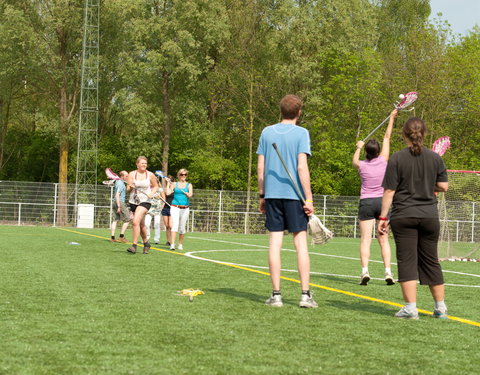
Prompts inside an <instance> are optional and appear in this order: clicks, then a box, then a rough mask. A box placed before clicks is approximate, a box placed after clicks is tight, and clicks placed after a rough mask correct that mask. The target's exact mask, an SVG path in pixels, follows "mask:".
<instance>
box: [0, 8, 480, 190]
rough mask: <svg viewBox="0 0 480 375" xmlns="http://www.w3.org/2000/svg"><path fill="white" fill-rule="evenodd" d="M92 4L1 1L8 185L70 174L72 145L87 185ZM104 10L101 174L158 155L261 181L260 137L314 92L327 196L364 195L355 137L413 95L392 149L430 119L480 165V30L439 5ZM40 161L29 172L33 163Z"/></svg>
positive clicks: (211, 175) (456, 150)
mask: <svg viewBox="0 0 480 375" xmlns="http://www.w3.org/2000/svg"><path fill="white" fill-rule="evenodd" d="M82 8H83V1H81V0H75V1H67V0H46V1H39V0H32V1H27V0H20V1H12V0H0V21H1V22H0V47H1V48H0V89H1V90H0V176H1V177H2V178H3V179H26V178H28V177H27V176H32V177H31V178H34V179H36V180H43V181H57V180H58V175H57V173H55V171H54V167H53V166H57V167H58V162H57V160H58V151H57V152H55V151H54V150H55V147H56V148H57V149H58V148H59V147H65V144H66V145H67V146H68V151H69V152H70V157H69V160H68V173H69V180H70V181H73V178H74V176H75V165H76V156H75V155H76V145H77V142H76V137H77V126H76V124H77V122H78V112H77V111H78V90H79V88H78V82H79V78H80V56H81V40H82V20H83V10H82ZM100 9H101V17H100V18H101V29H100V39H101V40H100V54H101V56H100V72H99V74H100V85H99V103H100V108H99V150H98V155H99V159H98V162H99V163H98V168H99V173H98V176H99V181H101V180H103V179H104V176H103V173H102V170H103V169H104V168H105V167H111V168H113V169H114V170H117V171H118V170H121V169H127V170H130V169H133V168H134V162H135V159H136V157H137V156H139V155H145V156H147V157H148V158H149V167H150V168H151V169H157V168H158V169H163V168H164V167H165V168H168V171H169V173H172V172H173V173H175V171H176V170H178V169H180V168H187V169H189V170H190V172H191V173H190V178H191V180H192V182H193V183H194V184H195V187H196V188H210V189H233V190H249V189H253V190H255V189H256V185H257V182H256V176H255V170H256V154H255V151H256V148H257V142H258V138H259V135H260V133H261V131H262V129H263V128H264V127H265V126H267V125H270V124H272V123H275V122H276V121H278V118H279V113H278V102H279V100H280V98H281V97H282V96H283V95H285V94H287V93H296V94H299V95H301V96H302V97H303V99H304V102H305V107H304V111H303V116H302V118H301V125H302V126H305V127H307V128H308V129H309V131H310V134H311V140H312V150H313V157H312V158H311V162H310V166H311V174H312V184H313V187H314V192H315V193H316V194H342V195H346V194H352V195H356V194H358V189H359V179H358V176H357V174H356V171H355V170H354V169H353V168H352V167H351V156H352V155H351V154H352V153H353V151H354V145H355V142H356V140H358V139H361V138H363V137H364V136H365V135H366V134H367V133H368V132H369V131H370V130H371V129H373V128H374V127H375V126H376V125H377V124H378V123H380V122H381V121H382V120H383V119H384V118H385V117H386V116H387V115H388V113H389V112H390V110H391V108H392V104H393V102H394V101H396V100H397V97H398V94H399V93H405V92H408V91H418V92H419V100H418V101H417V103H416V104H415V107H416V109H415V111H414V112H412V113H409V114H402V115H401V116H400V117H399V119H398V120H397V125H396V128H395V129H394V133H393V136H392V151H396V150H399V149H400V148H402V147H403V143H402V140H401V137H400V134H399V128H400V126H401V123H402V122H403V121H404V119H405V118H406V117H407V116H409V115H410V114H412V115H417V116H419V117H422V118H424V119H425V121H426V123H427V126H428V129H429V132H428V136H427V139H426V144H427V145H430V144H431V143H432V142H433V141H434V140H435V139H436V138H438V137H440V136H444V135H449V136H450V137H451V139H452V148H451V149H450V150H449V151H448V152H447V154H446V155H445V160H446V163H447V165H448V167H449V168H455V169H478V165H479V162H480V160H479V159H480V157H479V155H480V152H479V151H480V150H479V147H480V146H478V145H479V144H480V132H479V131H478V128H479V120H478V119H479V118H480V113H479V108H480V89H479V87H480V76H479V72H480V54H479V51H480V42H479V40H480V37H479V35H480V30H479V29H478V28H477V29H474V30H473V31H472V32H471V34H470V35H468V36H467V37H464V38H458V37H455V36H452V33H451V30H450V29H449V27H448V24H446V22H442V21H441V20H440V21H434V23H430V21H429V15H430V5H429V1H428V0H374V1H373V0H342V1H336V0H325V1H295V0H281V1H274V2H272V1H269V0H132V1H127V2H125V1H122V0H105V1H102V2H101V8H100ZM61 90H63V93H64V94H65V98H66V105H65V103H63V104H62V102H61V101H60V98H61V95H60V92H61ZM62 108H63V109H62ZM59 109H60V110H59ZM382 135H383V130H382V129H380V130H379V131H378V133H377V134H376V135H375V136H376V137H377V139H381V137H382ZM42 140H44V142H45V145H46V146H45V147H44V148H41V147H39V146H38V145H37V142H42ZM35 145H37V146H35ZM34 152H35V154H33V153H34ZM26 158H32V162H31V163H29V167H30V169H31V171H30V173H23V172H19V171H18V169H19V168H26V167H24V165H25V159H26Z"/></svg>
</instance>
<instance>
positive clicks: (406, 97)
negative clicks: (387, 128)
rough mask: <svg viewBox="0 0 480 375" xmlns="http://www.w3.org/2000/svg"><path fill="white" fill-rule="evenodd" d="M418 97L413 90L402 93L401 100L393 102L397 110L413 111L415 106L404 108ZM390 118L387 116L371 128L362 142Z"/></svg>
mask: <svg viewBox="0 0 480 375" xmlns="http://www.w3.org/2000/svg"><path fill="white" fill-rule="evenodd" d="M417 98H418V94H417V93H416V92H415V91H411V92H407V93H406V94H405V95H404V98H403V99H402V101H401V102H397V103H395V108H396V109H398V110H399V111H413V110H414V109H415V107H412V108H411V109H408V110H407V109H405V108H407V107H409V106H410V105H411V104H412V103H414V102H415V101H416V100H417ZM389 118H390V115H388V116H387V118H386V119H385V120H383V121H382V122H381V123H380V125H378V126H377V127H376V128H375V129H373V130H372V131H371V132H370V133H369V134H368V135H367V136H366V137H365V138H364V139H363V142H365V141H366V140H367V139H368V138H370V137H371V136H372V135H373V133H375V132H376V131H377V130H378V129H380V127H381V126H382V125H383V124H385V123H386V122H387V120H388V119H389Z"/></svg>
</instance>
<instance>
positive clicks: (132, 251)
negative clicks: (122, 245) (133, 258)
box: [127, 246, 137, 254]
mask: <svg viewBox="0 0 480 375" xmlns="http://www.w3.org/2000/svg"><path fill="white" fill-rule="evenodd" d="M127 251H128V252H129V253H130V254H135V253H136V252H137V249H135V248H134V247H133V246H131V247H129V248H128V249H127Z"/></svg>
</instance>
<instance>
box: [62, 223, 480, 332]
mask: <svg viewBox="0 0 480 375" xmlns="http://www.w3.org/2000/svg"><path fill="white" fill-rule="evenodd" d="M58 229H59V230H63V231H65V232H71V233H76V234H81V235H83V236H89V237H95V238H100V239H102V240H106V239H107V240H108V238H106V237H103V236H97V235H95V234H90V233H83V232H79V231H76V230H72V229H65V228H58ZM140 246H142V245H140ZM151 249H153V250H157V251H162V252H164V253H169V254H175V255H182V256H185V254H184V253H179V252H176V251H171V250H165V249H159V248H156V247H152V248H151ZM196 258H201V259H205V260H207V261H210V259H207V258H202V257H198V256H197V257H196ZM215 263H217V264H222V265H224V266H228V267H232V268H237V269H240V270H244V271H249V272H253V273H258V274H260V275H265V276H270V273H268V272H265V271H260V270H255V269H252V268H248V267H244V266H238V265H236V264H230V263H224V262H219V261H215ZM280 278H281V279H283V280H286V281H291V282H293V283H297V284H300V280H297V279H292V278H290V277H285V276H280ZM309 285H310V286H313V287H315V288H319V289H323V290H328V291H330V292H334V293H340V294H344V295H347V296H351V297H356V298H361V299H364V300H367V301H372V302H378V303H383V304H384V305H390V306H396V307H402V306H403V305H402V304H399V303H396V302H391V301H386V300H382V299H378V298H375V297H370V296H365V295H363V294H357V293H353V292H348V291H346V290H342V289H336V288H330V287H328V286H324V285H319V284H314V283H310V284H309ZM418 312H419V313H422V314H426V315H432V311H428V310H422V309H418ZM448 319H450V320H454V321H457V322H460V323H464V324H469V325H472V326H476V327H480V323H479V322H475V321H473V320H468V319H463V318H458V317H456V316H452V315H449V316H448Z"/></svg>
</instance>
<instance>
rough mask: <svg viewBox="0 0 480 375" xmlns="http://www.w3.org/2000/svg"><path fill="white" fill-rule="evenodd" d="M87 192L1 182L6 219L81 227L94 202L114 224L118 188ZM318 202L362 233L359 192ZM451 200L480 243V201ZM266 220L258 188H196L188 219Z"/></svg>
mask: <svg viewBox="0 0 480 375" xmlns="http://www.w3.org/2000/svg"><path fill="white" fill-rule="evenodd" d="M82 191H87V192H88V194H87V195H86V196H85V197H82V196H79V198H78V202H75V184H64V185H62V184H56V183H38V182H15V181H0V224H10V225H45V226H71V227H75V226H79V223H80V220H79V216H81V208H82V207H83V206H88V207H89V208H91V217H90V220H91V227H96V228H107V227H109V226H110V223H111V219H112V212H113V209H112V202H113V199H112V198H113V187H111V186H106V185H92V186H88V187H86V188H82ZM314 201H315V203H314V206H315V212H316V214H317V216H319V217H320V219H321V220H322V221H323V222H324V223H325V225H326V226H327V227H328V228H329V229H330V230H332V231H333V232H334V233H335V236H337V237H351V238H357V237H359V236H360V232H359V228H358V219H357V209H358V201H359V198H358V197H348V196H331V195H314ZM85 203H86V204H85ZM447 204H448V205H450V206H452V207H456V209H455V210H449V212H448V218H442V217H441V218H440V219H441V220H445V221H448V224H449V226H450V227H451V228H452V232H454V238H455V239H458V240H459V241H468V242H480V213H479V211H480V202H447ZM79 207H80V209H79ZM88 207H87V208H88ZM440 212H442V210H440ZM264 224H265V218H264V215H262V214H260V213H259V212H258V197H257V194H256V193H255V192H251V193H248V192H242V191H219V190H199V189H195V190H194V196H193V198H192V199H191V208H190V218H189V222H188V231H190V232H219V233H245V234H247V233H251V234H258V233H265V232H266V229H265V225H264Z"/></svg>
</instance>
